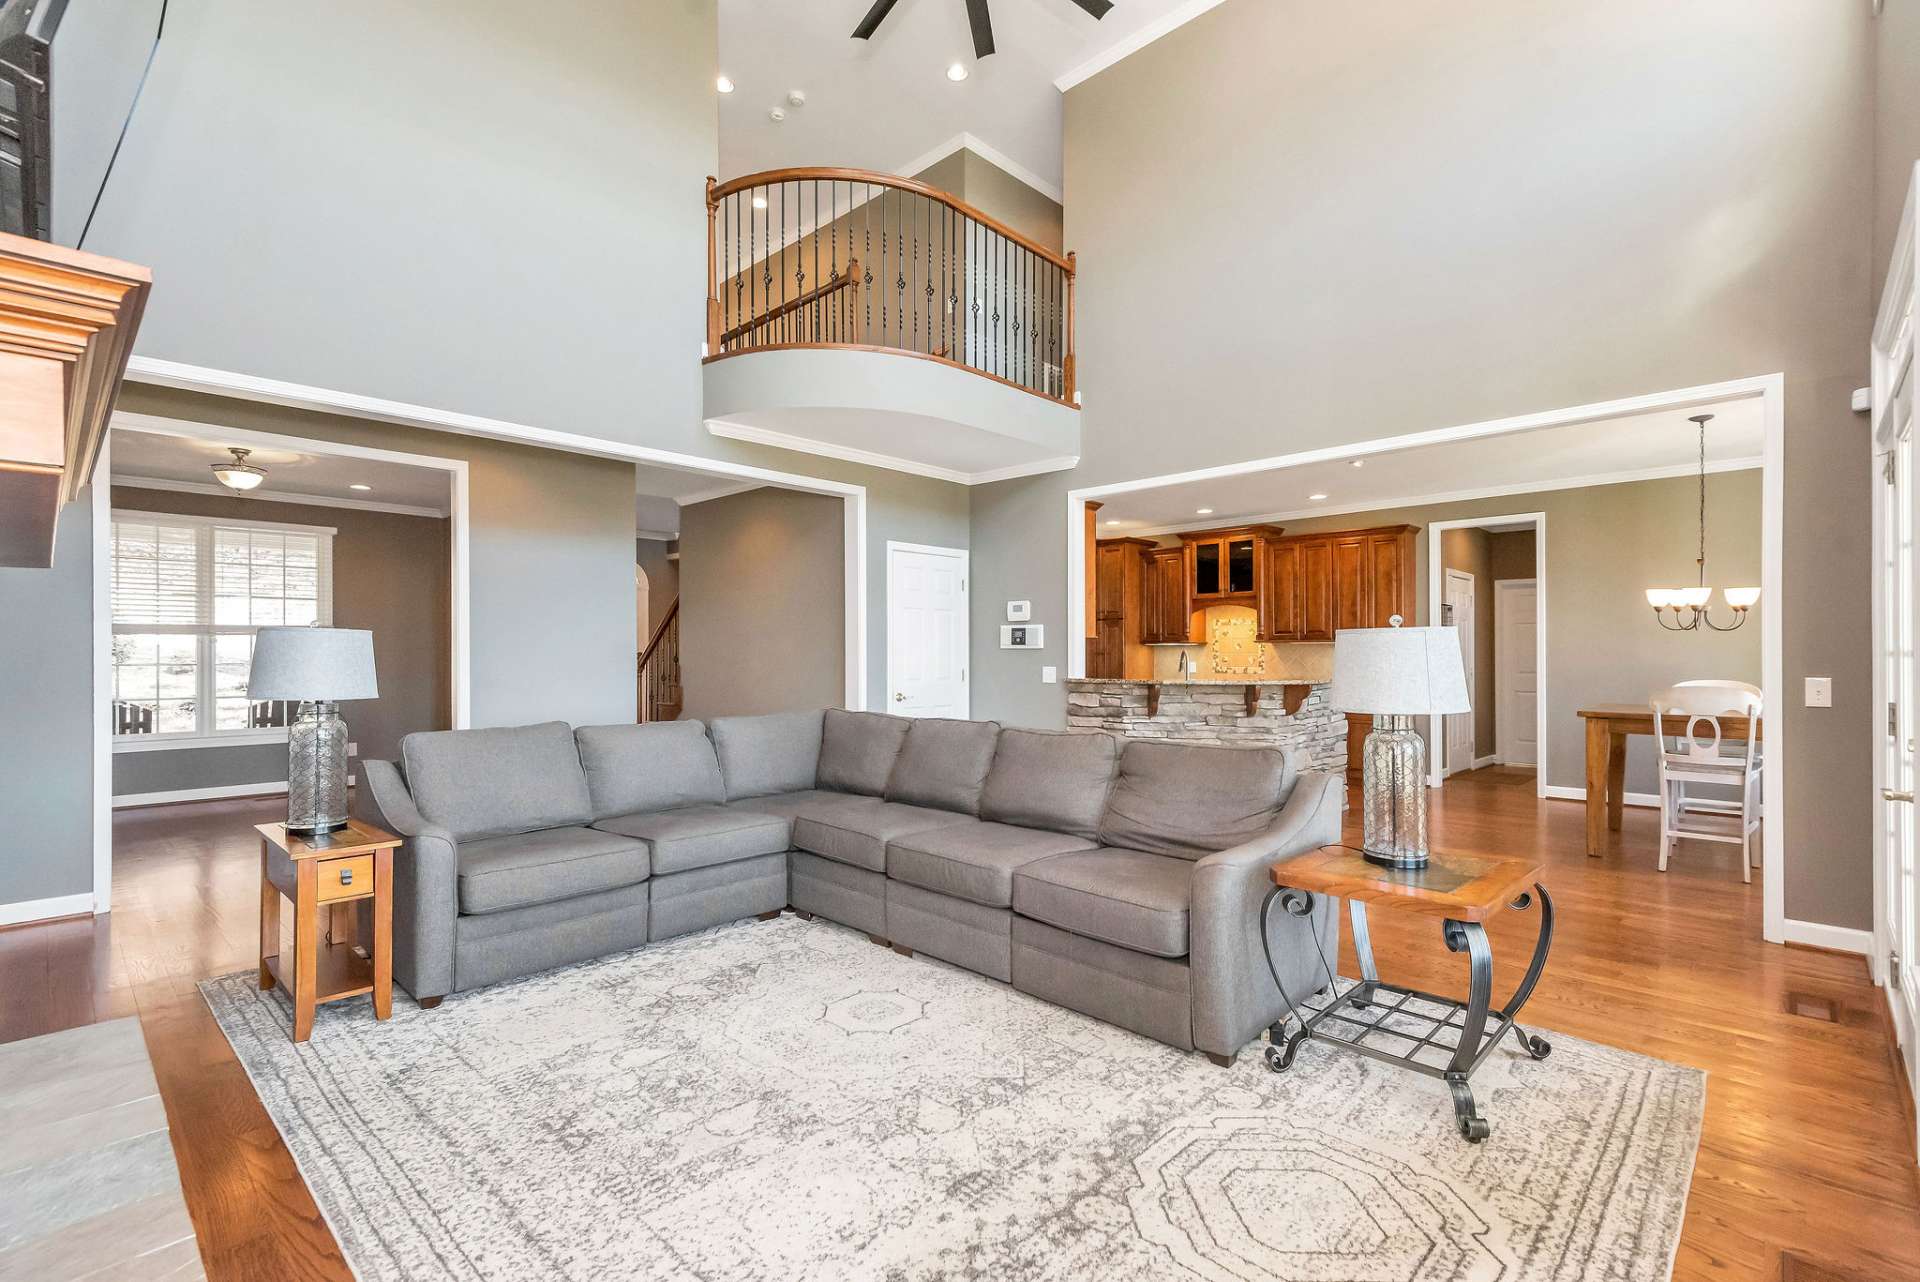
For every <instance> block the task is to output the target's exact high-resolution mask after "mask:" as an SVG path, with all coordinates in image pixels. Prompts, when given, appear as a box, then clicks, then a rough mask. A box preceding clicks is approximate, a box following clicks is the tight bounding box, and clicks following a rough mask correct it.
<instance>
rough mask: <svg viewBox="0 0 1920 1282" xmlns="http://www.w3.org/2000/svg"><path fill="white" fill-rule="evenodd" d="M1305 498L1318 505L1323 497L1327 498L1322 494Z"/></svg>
mask: <svg viewBox="0 0 1920 1282" xmlns="http://www.w3.org/2000/svg"><path fill="white" fill-rule="evenodd" d="M1307 497H1308V498H1310V499H1312V500H1313V501H1314V502H1315V503H1318V502H1319V501H1320V500H1321V499H1323V498H1325V497H1327V496H1326V495H1324V494H1309V495H1307Z"/></svg>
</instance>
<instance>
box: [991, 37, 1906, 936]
mask: <svg viewBox="0 0 1920 1282" xmlns="http://www.w3.org/2000/svg"><path fill="white" fill-rule="evenodd" d="M1729 32H1737V33H1738V38H1737V39H1730V38H1729V34H1728V33H1729ZM1873 60H1874V51H1873V44H1872V31H1871V18H1870V9H1869V6H1868V5H1867V4H1865V3H1859V4H1853V3H1837V4H1836V3H1832V2H1831V0H1769V2H1768V3H1763V4H1755V3H1752V2H1751V0H1698V2H1696V3H1692V4H1685V5H1675V4H1670V3H1666V2H1665V0H1619V2H1618V3H1614V4H1608V5H1584V6H1578V5H1539V4H1534V3H1529V2H1527V0H1488V2H1487V3H1483V4H1479V5H1473V6H1467V7H1462V6H1459V5H1454V4H1446V3H1442V2H1441V0H1409V2H1407V3H1402V4H1396V5H1390V6H1380V5H1328V4H1321V3H1314V2H1312V0H1261V2H1258V3H1256V2H1254V0H1231V2H1230V3H1227V4H1224V5H1221V6H1220V7H1218V8H1216V9H1213V10H1211V11H1209V12H1208V13H1206V14H1204V15H1202V16H1201V17H1199V18H1197V19H1195V20H1194V21H1193V22H1191V23H1188V24H1187V25H1186V26H1183V27H1181V28H1180V29H1179V30H1177V31H1174V32H1173V33H1171V34H1170V35H1168V36H1166V37H1164V38H1163V39H1161V40H1158V41H1156V42H1155V43H1153V44H1152V45H1149V46H1148V47H1147V48H1145V49H1143V50H1141V51H1140V52H1139V53H1137V54H1134V55H1133V56H1132V57H1130V58H1127V59H1126V60H1125V61H1123V62H1120V63H1118V64H1116V65H1115V66H1113V67H1111V68H1109V69H1108V70H1106V71H1104V72H1102V73H1101V74H1100V75H1098V76H1095V77H1093V78H1092V79H1091V80H1088V81H1086V82H1085V83H1083V84H1081V85H1079V86H1077V87H1076V88H1074V89H1072V90H1070V91H1069V92H1068V94H1067V101H1066V141H1065V152H1066V184H1065V186H1066V190H1067V191H1068V192H1069V193H1071V197H1070V199H1069V201H1068V206H1067V222H1066V233H1067V234H1066V243H1067V244H1068V245H1069V246H1071V247H1072V248H1074V249H1075V250H1077V251H1078V252H1079V255H1080V285H1079V290H1080V292H1079V303H1080V317H1081V327H1080V333H1079V336H1078V343H1077V350H1078V352H1079V355H1080V374H1081V382H1082V386H1083V387H1084V389H1085V413H1084V425H1083V430H1084V435H1085V448H1084V453H1083V461H1082V463H1081V465H1080V467H1079V468H1077V469H1076V470H1075V471H1073V472H1071V473H1068V474H1055V475H1051V476H1047V477H1039V478H1032V479H1028V480H1022V481H1009V482H1005V483H1002V484H999V485H995V486H991V487H982V489H981V490H976V492H975V493H974V495H973V510H974V558H973V565H974V576H975V577H974V587H975V591H974V594H973V598H974V602H975V629H974V635H975V637H976V638H984V637H985V636H986V632H985V629H986V627H987V626H988V625H989V624H990V623H991V622H992V621H993V617H992V615H993V607H994V606H995V604H996V603H997V602H999V601H1001V600H1004V599H1006V598H1008V597H1028V598H1031V599H1032V600H1033V601H1034V609H1035V613H1034V618H1035V619H1036V621H1040V622H1044V623H1047V624H1049V625H1051V626H1050V633H1051V634H1052V635H1053V636H1057V637H1059V640H1057V641H1055V642H1054V644H1052V645H1051V646H1050V647H1049V648H1048V649H1047V650H1046V651H1044V652H1041V653H1003V652H1000V651H998V650H996V649H992V648H990V647H987V646H986V645H985V644H984V640H983V641H982V643H981V644H979V645H976V647H975V650H974V676H975V680H974V708H975V711H976V713H977V714H978V715H982V716H995V717H1001V718H1004V719H1006V720H1008V721H1013V722H1029V723H1039V724H1054V725H1058V724H1060V723H1061V721H1062V719H1063V696H1062V693H1061V691H1060V689H1059V687H1048V686H1045V685H1042V684H1041V682H1040V679H1039V668H1040V666H1041V665H1042V664H1061V665H1064V664H1065V662H1066V640H1067V638H1066V637H1065V636H1064V631H1065V621H1066V603H1065V591H1066V587H1065V585H1066V565H1065V530H1064V522H1065V519H1066V513H1065V504H1064V494H1065V491H1066V490H1067V489H1069V488H1071V487H1074V486H1085V485H1093V484H1099V483H1102V482H1111V481H1119V480H1125V479H1131V478H1136V477H1142V476H1153V475H1158V474H1163V473H1169V472H1176V471H1185V470H1188V469H1192V468H1195V467H1200V466H1204V465H1208V464H1224V463H1231V462H1234V461H1236V460H1243V459H1253V458H1260V457H1264V456H1269V455H1273V454H1278V453H1284V452H1288V451H1292V450H1299V449H1307V448H1312V447H1315V446H1330V445H1338V444H1342V443H1347V442H1352V441H1357V440H1364V439H1369V438H1375V437H1381V436H1388V435H1394V434H1398V433H1403V432H1411V431H1418V430H1423V429H1432V428H1437V427H1444V426H1447V425H1450V424H1459V423H1473V422H1480V421H1484V420H1487V419H1494V418H1500V417H1504V416H1508V415H1513V414H1519V413H1524V412H1527V411H1534V410H1547V409H1552V408H1556V407H1562V406H1569V405H1580V404H1586V403H1591V402H1595V401H1603V400H1608V399H1612V398H1616V397H1622V396H1629V395H1636V394H1641V393H1646V392H1653V391H1658V390H1662V389H1667V388H1677V387H1686V386H1691V385H1694V384H1700V383H1708V382H1713V381H1716V380H1720V379H1728V378H1739V377H1746V376H1750V375H1757V374H1770V373H1773V372H1776V371H1779V372H1784V374H1785V375H1786V415H1787V442H1786V468H1785V487H1786V500H1787V517H1786V529H1785V546H1786V565H1785V574H1786V589H1785V600H1784V601H1783V602H1780V603H1770V605H1774V606H1776V607H1778V608H1784V610H1785V617H1784V627H1785V666H1786V676H1787V681H1788V685H1789V688H1791V689H1797V688H1798V685H1799V680H1800V678H1801V677H1802V676H1804V675H1808V674H1819V675H1830V676H1832V677H1833V678H1834V706H1833V707H1832V708H1831V709H1804V708H1800V707H1797V706H1790V707H1787V708H1785V709H1782V710H1781V712H1782V714H1783V716H1784V722H1785V725H1786V728H1787V730H1788V731H1789V734H1790V737H1789V739H1788V745H1789V749H1790V750H1789V751H1788V752H1787V754H1786V769H1787V789H1786V792H1787V796H1786V803H1787V809H1786V815H1785V819H1786V845H1787V871H1786V885H1785V894H1786V909H1787V914H1788V916H1790V917H1794V918H1801V919H1806V920H1810V921H1818V922H1827V923H1832V924H1835V925H1840V926H1848V927H1858V928H1865V927H1866V926H1867V925H1868V924H1869V921H1868V919H1869V917H1870V903H1871V882H1872V878H1871V875H1870V870H1871V869H1870V849H1871V840H1870V814H1869V807H1868V805H1867V801H1866V799H1865V795H1864V794H1863V793H1862V792H1861V790H1860V787H1859V783H1858V781H1859V780H1861V779H1864V778H1866V777H1868V775H1869V773H1870V768H1871V760H1870V752H1871V744H1870V742H1869V738H1868V736H1867V735H1866V734H1864V733H1863V731H1862V727H1863V726H1865V725H1866V724H1868V704H1869V703H1870V701H1871V693H1870V692H1871V682H1870V675H1871V672H1870V661H1869V655H1870V653H1871V640H1870V637H1869V622H1868V615H1869V604H1868V603H1869V594H1868V588H1869V579H1868V573H1869V565H1868V562H1869V560H1870V553H1869V535H1868V527H1867V512H1868V506H1869V505H1868V493H1867V477H1868V463H1867V443H1866V427H1865V424H1864V422H1863V421H1862V420H1861V419H1860V418H1859V417H1858V416H1857V415H1855V414H1854V413H1852V411H1851V410H1850V409H1849V407H1848V399H1849V396H1850V394H1851V392H1852V390H1853V389H1854V388H1856V387H1858V386H1860V385H1861V384H1862V383H1863V382H1864V381H1865V379H1866V355H1865V353H1866V337H1867V327H1868V319H1869V317H1868V304H1869V301H1870V299H1871V298H1872V295H1873V292H1874V275H1875V272H1874V270H1873V267H1874V264H1873V254H1872V253H1871V250H1870V240H1871V228H1872V221H1873V199H1872V195H1873V177H1874V130H1873V118H1874V116H1873V96H1872V95H1873ZM1229 122H1230V123H1229ZM1143 318H1158V320H1157V323H1143Z"/></svg>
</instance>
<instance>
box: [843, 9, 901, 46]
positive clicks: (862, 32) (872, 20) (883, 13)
mask: <svg viewBox="0 0 1920 1282" xmlns="http://www.w3.org/2000/svg"><path fill="white" fill-rule="evenodd" d="M896 3H898V0H873V8H871V9H869V10H867V16H866V17H864V18H862V19H860V25H859V26H857V27H855V28H854V29H853V38H854V39H855V40H871V39H873V33H874V32H875V31H877V30H879V29H880V24H881V23H882V22H884V21H886V17H887V15H888V14H889V13H891V12H893V6H894V5H895V4H896Z"/></svg>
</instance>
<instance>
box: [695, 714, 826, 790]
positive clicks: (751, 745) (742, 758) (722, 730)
mask: <svg viewBox="0 0 1920 1282" xmlns="http://www.w3.org/2000/svg"><path fill="white" fill-rule="evenodd" d="M821 720H822V718H821V713H820V710H819V709H817V708H816V709H814V710H812V711H810V712H775V713H771V714H768V715H765V716H758V717H715V718H714V719H713V720H712V721H710V722H708V723H707V734H708V735H709V736H711V737H712V739H713V749H714V752H715V753H716V754H717V755H718V756H719V758H720V777H721V778H722V779H724V780H726V785H727V800H728V801H738V800H739V799H740V798H742V797H770V796H772V795H774V794H775V793H781V792H805V791H806V790H807V789H809V788H812V787H813V786H814V783H815V780H816V779H817V778H818V776H819V773H820V725H821Z"/></svg>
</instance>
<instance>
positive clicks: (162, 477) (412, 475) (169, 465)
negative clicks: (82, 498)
mask: <svg viewBox="0 0 1920 1282" xmlns="http://www.w3.org/2000/svg"><path fill="white" fill-rule="evenodd" d="M236 443H237V442H231V441H222V440H220V439H218V438H217V437H208V438H205V439H195V438H192V437H185V436H161V435H158V434H157V433H153V432H136V431H133V430H131V429H129V428H124V427H123V428H115V429H114V433H113V453H112V465H111V468H110V474H111V476H112V478H113V480H114V481H116V482H118V481H124V480H129V479H131V480H150V481H165V482H171V483H182V484H185V485H190V486H195V487H199V486H217V485H218V483H217V482H216V481H215V480H214V479H213V465H214V464H215V463H224V462H226V461H228V460H229V459H231V458H232V457H233V456H232V455H230V454H228V453H227V446H228V445H230V444H236ZM247 462H249V463H253V464H255V465H257V466H259V467H263V468H265V469H266V470H267V479H266V480H265V481H263V482H261V484H260V486H259V488H257V489H254V490H251V491H249V494H251V495H252V496H253V497H256V498H263V499H282V500H285V501H287V502H299V501H300V500H301V499H303V498H320V499H333V500H346V501H349V502H354V503H360V504H367V505H376V504H377V505H382V506H398V507H405V508H418V509H423V510H430V511H433V512H436V513H440V514H442V515H444V514H445V513H446V511H447V509H448V507H449V505H450V495H451V483H450V480H449V473H446V472H443V471H440V470H439V469H438V468H427V467H409V466H407V465H406V464H404V463H386V462H377V461H374V460H371V459H358V458H347V457H344V456H342V455H338V454H307V453H301V452H298V451H294V450H278V449H264V448H256V449H254V451H253V453H252V454H251V455H250V456H249V457H248V459H247ZM355 483H359V484H362V485H368V486H371V487H372V488H371V489H370V490H364V491H363V490H355V489H351V488H349V487H351V486H352V485H354V484H355Z"/></svg>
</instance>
